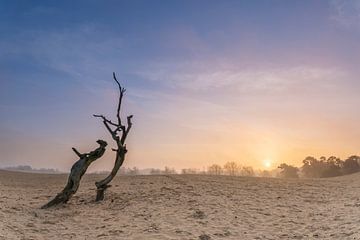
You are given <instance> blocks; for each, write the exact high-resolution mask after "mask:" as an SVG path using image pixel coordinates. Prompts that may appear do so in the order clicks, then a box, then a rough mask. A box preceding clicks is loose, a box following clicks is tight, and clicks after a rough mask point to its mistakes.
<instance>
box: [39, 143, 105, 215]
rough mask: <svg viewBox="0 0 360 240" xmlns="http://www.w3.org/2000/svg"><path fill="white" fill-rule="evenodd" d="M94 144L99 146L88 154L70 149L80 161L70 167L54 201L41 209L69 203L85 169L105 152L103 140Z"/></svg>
mask: <svg viewBox="0 0 360 240" xmlns="http://www.w3.org/2000/svg"><path fill="white" fill-rule="evenodd" d="M96 142H97V143H98V144H99V145H100V146H99V147H98V148H97V149H95V150H94V151H92V152H89V153H80V152H79V151H78V150H76V149H75V148H72V150H73V151H74V152H75V154H76V155H77V156H78V157H79V158H80V159H79V160H78V161H77V162H76V163H74V165H73V166H72V168H71V172H70V175H69V178H68V182H67V184H66V186H65V188H64V189H63V190H62V191H61V192H60V193H58V194H57V195H56V197H55V198H54V199H52V200H51V201H50V202H48V203H47V204H45V205H44V206H42V207H41V208H42V209H44V208H49V207H52V206H56V205H58V204H61V203H66V202H68V201H69V199H70V198H71V197H72V195H74V194H75V193H76V191H77V190H78V188H79V185H80V180H81V178H82V176H83V175H84V174H85V172H86V170H87V168H88V167H89V166H90V164H91V163H92V162H94V161H95V160H97V159H98V158H100V157H101V156H102V155H103V154H104V152H105V147H106V146H107V143H106V142H105V141H103V140H97V141H96Z"/></svg>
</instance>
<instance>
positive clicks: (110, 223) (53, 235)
mask: <svg viewBox="0 0 360 240" xmlns="http://www.w3.org/2000/svg"><path fill="white" fill-rule="evenodd" d="M66 177H67V176H66V175H46V174H31V173H15V172H5V171H0V239H1V240H2V239H202V240H208V239H360V174H354V175H349V176H345V177H338V178H332V179H314V180H312V179H308V180H304V179H302V180H301V179H300V180H284V179H269V178H244V177H228V176H201V175H172V176H131V177H130V176H127V177H125V176H124V177H123V176H121V177H117V178H116V179H115V181H114V182H113V187H111V188H110V189H109V191H108V194H107V195H106V200H105V201H103V202H101V203H95V202H94V201H93V199H94V197H95V188H94V182H95V180H96V179H99V178H101V176H99V175H87V176H85V178H84V180H83V182H82V185H81V186H80V189H79V192H78V193H77V194H76V195H75V196H74V197H73V198H72V200H71V201H70V202H69V203H68V204H67V205H65V206H61V207H57V208H54V209H48V210H41V209H39V207H40V206H41V205H42V204H44V203H46V202H47V200H49V198H50V197H53V196H54V195H55V194H56V193H57V192H58V191H60V190H61V189H62V187H63V185H64V184H65V182H66Z"/></svg>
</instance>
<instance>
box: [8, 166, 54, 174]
mask: <svg viewBox="0 0 360 240" xmlns="http://www.w3.org/2000/svg"><path fill="white" fill-rule="evenodd" d="M4 169H5V170H9V171H19V172H35V173H60V171H59V170H57V169H53V168H33V167H31V166H29V165H18V166H14V167H5V168H4Z"/></svg>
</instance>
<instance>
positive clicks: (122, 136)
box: [94, 73, 133, 201]
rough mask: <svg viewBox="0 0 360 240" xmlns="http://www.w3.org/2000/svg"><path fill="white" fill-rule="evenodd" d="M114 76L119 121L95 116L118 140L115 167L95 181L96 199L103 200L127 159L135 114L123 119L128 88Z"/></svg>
mask: <svg viewBox="0 0 360 240" xmlns="http://www.w3.org/2000/svg"><path fill="white" fill-rule="evenodd" d="M113 78H114V80H115V82H116V83H117V85H118V87H119V93H120V94H119V103H118V107H117V113H116V118H117V121H116V122H112V121H110V120H108V119H107V118H106V117H104V116H103V115H96V114H95V115H94V117H97V118H101V119H102V122H103V123H104V125H105V127H106V129H107V130H108V132H109V133H110V135H111V137H112V139H113V140H114V141H115V142H116V146H117V148H116V149H112V150H113V151H115V152H116V157H115V163H114V167H113V169H112V171H111V173H110V174H109V175H108V176H107V177H106V178H104V179H103V180H101V181H99V182H96V183H95V185H96V188H97V193H96V201H101V200H103V199H104V193H105V190H106V189H107V188H108V187H110V186H111V185H109V183H110V182H111V181H112V180H113V178H114V177H115V176H116V174H117V172H118V171H119V168H120V167H121V165H122V164H123V162H124V160H125V154H126V152H127V149H126V145H125V141H126V138H127V136H128V134H129V132H130V129H131V126H132V122H131V119H132V117H133V115H130V116H128V117H127V119H126V120H127V123H126V125H125V124H124V123H123V122H122V121H121V116H120V111H121V103H122V100H123V97H124V93H125V91H126V89H125V88H123V87H122V86H121V85H120V83H119V81H118V80H117V79H116V76H115V73H113Z"/></svg>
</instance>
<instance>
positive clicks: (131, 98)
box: [0, 1, 360, 170]
mask: <svg viewBox="0 0 360 240" xmlns="http://www.w3.org/2000/svg"><path fill="white" fill-rule="evenodd" d="M359 16H360V2H359V1H2V2H1V3H0V84H1V85H0V86H1V88H0V110H1V111H0V118H1V122H0V153H1V155H0V166H9V165H17V164H31V165H33V166H35V167H54V168H59V169H61V170H67V169H69V167H70V166H71V164H72V162H73V161H74V159H75V156H73V155H72V153H71V147H72V146H76V147H78V148H80V149H81V150H82V151H89V150H91V149H92V148H93V147H94V146H95V145H96V144H95V141H96V139H98V138H104V139H106V140H108V141H109V142H111V140H110V139H109V138H108V136H107V133H106V131H105V129H103V127H102V125H101V123H100V122H99V121H98V120H97V119H94V118H92V117H91V116H92V114H93V113H103V114H106V115H107V116H109V117H111V116H113V114H114V111H115V105H116V96H117V92H116V86H115V85H114V83H113V81H112V79H111V74H112V72H113V71H115V72H117V74H118V78H119V79H121V82H122V83H123V85H124V86H125V87H126V88H127V89H128V91H127V95H126V101H125V106H124V107H125V110H126V112H125V113H133V114H134V115H135V118H134V129H133V132H132V133H131V136H130V139H129V144H128V146H129V150H130V151H129V156H128V160H127V162H126V164H127V166H129V167H131V166H138V167H141V168H145V167H164V166H170V167H175V168H177V169H180V168H182V167H194V168H203V167H206V166H208V165H210V164H212V163H219V164H223V163H224V162H226V161H237V162H239V163H241V164H244V165H251V166H254V167H263V166H262V163H263V161H264V160H265V159H270V160H271V161H272V162H273V167H275V166H276V164H278V163H280V162H289V163H292V164H299V163H300V162H301V160H302V159H303V158H304V157H305V156H307V155H315V156H319V155H330V154H334V155H337V156H341V157H344V156H347V155H350V154H356V153H358V149H359V145H360V144H359V143H358V142H357V140H356V139H358V138H359V137H360V130H356V127H357V126H356V124H357V121H358V118H359V117H360V110H358V102H359V100H360V99H359V98H360V97H358V96H357V95H358V93H357V92H358V89H359V81H358V76H359V67H358V63H359V62H360V61H359V60H360V54H359V53H360V47H359V44H358V43H359V40H360V17H359ZM111 165H112V155H111V153H108V154H107V155H106V156H105V158H104V159H103V160H101V161H99V162H97V163H95V164H94V166H93V168H92V170H103V169H108V168H109V167H110V166H111Z"/></svg>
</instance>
